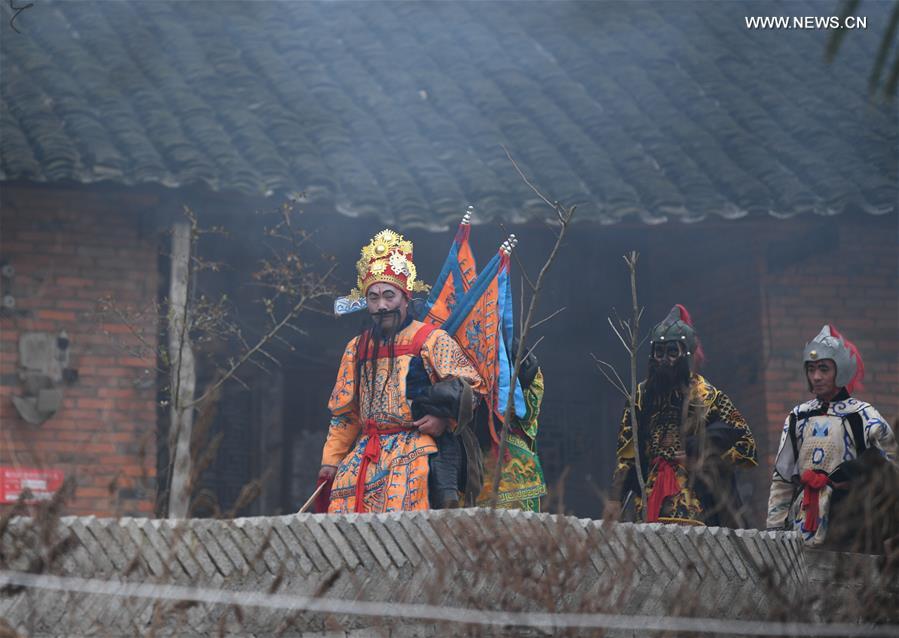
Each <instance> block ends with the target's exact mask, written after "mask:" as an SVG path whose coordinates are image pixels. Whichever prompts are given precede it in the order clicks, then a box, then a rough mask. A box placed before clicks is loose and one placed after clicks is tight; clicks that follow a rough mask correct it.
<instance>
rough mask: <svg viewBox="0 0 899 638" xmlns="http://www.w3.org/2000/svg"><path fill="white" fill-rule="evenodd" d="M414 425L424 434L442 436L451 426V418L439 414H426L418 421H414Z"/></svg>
mask: <svg viewBox="0 0 899 638" xmlns="http://www.w3.org/2000/svg"><path fill="white" fill-rule="evenodd" d="M412 425H414V426H415V427H417V428H418V431H419V432H421V433H422V434H430V435H431V436H440V435H441V434H443V433H444V432H446V429H447V428H448V427H449V419H443V418H441V417H439V416H431V415H430V414H426V415H424V416H423V417H421V418H420V419H419V420H418V421H413V422H412Z"/></svg>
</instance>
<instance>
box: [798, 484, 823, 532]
mask: <svg viewBox="0 0 899 638" xmlns="http://www.w3.org/2000/svg"><path fill="white" fill-rule="evenodd" d="M799 480H800V481H801V482H802V485H804V486H805V489H803V490H802V509H804V510H805V524H804V525H803V527H804V528H805V531H807V532H816V531H817V530H818V497H819V496H821V490H822V489H824V487H825V486H826V485H828V484H829V483H830V479H829V478H828V477H827V474H824V473H823V472H816V471H815V470H806V471H805V472H803V473H802V476H801V477H800V479H799Z"/></svg>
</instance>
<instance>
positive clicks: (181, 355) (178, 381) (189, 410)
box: [168, 222, 197, 518]
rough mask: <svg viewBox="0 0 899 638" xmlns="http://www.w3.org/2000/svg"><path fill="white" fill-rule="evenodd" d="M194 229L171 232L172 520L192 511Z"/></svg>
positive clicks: (182, 225) (179, 227)
mask: <svg viewBox="0 0 899 638" xmlns="http://www.w3.org/2000/svg"><path fill="white" fill-rule="evenodd" d="M191 243H192V238H191V226H190V224H188V223H187V222H177V223H176V224H175V225H174V227H173V232H172V266H171V279H170V283H169V317H168V319H169V326H168V331H169V371H170V374H169V384H170V395H171V402H170V410H171V411H170V415H171V423H170V427H169V471H170V477H169V507H168V516H169V518H186V517H187V516H188V513H189V510H190V495H191V494H190V493H191V487H192V486H191V485H190V474H191V464H192V459H191V456H190V439H191V431H192V429H193V413H194V410H193V405H192V404H193V399H194V391H195V389H196V381H197V379H196V367H195V363H194V353H193V348H192V347H191V343H190V334H189V330H188V328H189V322H188V316H189V313H190V278H191V273H190V251H191Z"/></svg>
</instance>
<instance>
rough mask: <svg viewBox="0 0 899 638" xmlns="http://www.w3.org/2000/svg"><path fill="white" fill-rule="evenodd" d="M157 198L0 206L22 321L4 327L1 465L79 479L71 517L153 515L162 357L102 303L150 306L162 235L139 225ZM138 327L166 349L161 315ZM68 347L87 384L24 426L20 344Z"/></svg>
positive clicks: (32, 199)
mask: <svg viewBox="0 0 899 638" xmlns="http://www.w3.org/2000/svg"><path fill="white" fill-rule="evenodd" d="M154 205H155V201H154V199H153V198H152V197H138V196H125V195H121V194H116V193H104V192H102V191H99V189H77V190H74V189H73V190H62V189H44V188H40V187H32V186H28V187H26V186H8V187H7V188H5V189H4V194H3V200H2V205H0V228H2V237H0V255H2V258H4V259H5V260H6V261H7V262H8V263H10V264H11V265H12V266H13V267H14V268H15V273H16V274H15V278H14V280H13V283H12V286H11V290H10V291H9V292H10V293H11V294H12V295H13V296H14V297H15V299H16V311H15V314H14V315H12V316H10V315H9V314H7V315H4V316H3V317H2V319H0V322H2V323H0V325H2V329H0V424H2V428H0V429H2V446H0V465H3V466H20V467H39V468H52V469H60V470H62V471H64V473H65V476H66V477H73V478H74V479H75V481H76V485H77V487H76V491H75V497H74V499H73V500H72V501H71V502H70V504H69V506H68V508H67V511H68V513H72V514H96V515H119V514H122V515H124V514H130V513H141V514H144V515H146V514H147V513H150V512H152V509H153V502H154V499H155V473H156V409H155V401H156V375H155V372H154V370H155V365H156V361H155V357H152V356H147V357H144V358H142V355H143V353H140V352H137V351H136V347H137V346H138V340H137V339H136V338H135V337H134V336H133V335H132V334H131V328H129V326H128V325H126V324H125V323H117V322H112V323H102V322H101V321H100V319H99V317H98V315H97V312H96V311H97V308H98V300H99V299H101V298H104V297H107V296H113V297H114V298H115V299H117V300H118V303H119V304H121V305H122V307H131V308H134V309H140V308H146V307H148V306H149V307H151V308H152V304H153V303H154V302H155V300H156V295H157V279H158V277H157V238H156V235H155V233H154V232H153V231H152V230H150V229H149V226H147V230H145V229H143V226H144V225H145V224H144V223H143V222H142V221H141V219H142V217H144V218H145V215H144V213H146V212H147V211H148V210H150V209H151V208H152V207H153V206H154ZM133 327H134V328H135V329H136V330H137V331H139V332H140V333H141V334H142V336H143V338H144V339H146V340H147V341H148V343H149V345H150V346H152V347H154V348H155V346H156V343H157V336H156V334H157V325H156V316H155V313H154V312H150V313H147V314H146V315H145V318H144V319H141V320H138V321H136V322H135V323H134V324H133ZM61 330H65V331H66V332H67V333H68V335H69V339H70V341H71V346H70V359H69V365H70V367H72V368H75V369H77V370H78V373H79V377H78V379H77V381H75V382H74V383H73V384H72V385H70V386H63V387H64V400H63V405H62V407H61V408H60V410H59V411H58V412H57V413H56V414H55V415H54V416H53V417H51V418H50V419H49V420H48V421H46V422H45V423H43V424H41V425H31V424H29V423H26V422H25V421H24V420H23V419H21V417H20V416H19V415H18V413H17V412H16V410H15V407H14V406H13V404H12V401H11V399H10V397H11V396H12V395H14V394H20V393H21V391H22V390H21V387H20V386H19V381H18V376H17V371H18V367H19V361H18V358H19V355H18V339H19V335H20V334H22V333H23V332H27V331H46V332H49V333H52V334H57V333H59V331H61Z"/></svg>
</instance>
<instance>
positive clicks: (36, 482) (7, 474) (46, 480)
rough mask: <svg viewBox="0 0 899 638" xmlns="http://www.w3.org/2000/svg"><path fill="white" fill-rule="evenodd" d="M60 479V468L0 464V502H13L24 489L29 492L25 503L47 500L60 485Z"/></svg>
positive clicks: (61, 476)
mask: <svg viewBox="0 0 899 638" xmlns="http://www.w3.org/2000/svg"><path fill="white" fill-rule="evenodd" d="M62 480H63V473H62V470H38V469H35V468H30V467H3V466H0V503H15V502H16V501H18V500H19V495H20V494H21V493H22V492H24V491H25V490H28V491H29V492H30V493H31V498H29V499H28V500H27V501H25V502H26V503H36V502H37V501H46V500H49V499H50V498H52V496H53V494H54V493H55V492H56V490H58V489H59V488H60V487H61V486H62Z"/></svg>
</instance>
